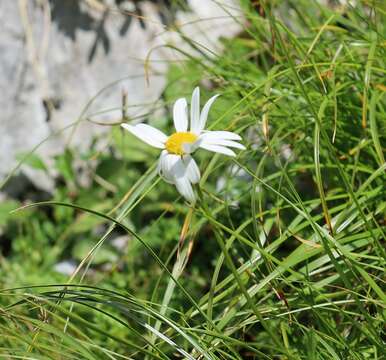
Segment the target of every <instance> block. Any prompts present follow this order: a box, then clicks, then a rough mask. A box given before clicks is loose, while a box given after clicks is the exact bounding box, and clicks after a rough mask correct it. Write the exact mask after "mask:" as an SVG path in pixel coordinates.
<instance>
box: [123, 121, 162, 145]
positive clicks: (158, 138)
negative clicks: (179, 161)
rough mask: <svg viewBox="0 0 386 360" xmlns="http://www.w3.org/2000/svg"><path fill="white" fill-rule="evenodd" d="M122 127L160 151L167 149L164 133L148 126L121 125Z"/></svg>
mask: <svg viewBox="0 0 386 360" xmlns="http://www.w3.org/2000/svg"><path fill="white" fill-rule="evenodd" d="M121 126H122V127H123V128H124V129H126V130H127V131H129V132H130V133H132V134H133V135H134V136H136V137H137V138H138V139H140V140H142V141H143V142H145V143H146V144H149V145H151V146H154V147H156V148H159V149H164V148H165V145H164V143H165V141H166V140H167V136H166V135H165V134H164V133H163V132H162V131H159V130H158V129H156V128H154V127H152V126H150V125H146V124H137V125H130V124H121Z"/></svg>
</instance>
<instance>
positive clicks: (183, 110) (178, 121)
mask: <svg viewBox="0 0 386 360" xmlns="http://www.w3.org/2000/svg"><path fill="white" fill-rule="evenodd" d="M187 108H188V104H187V102H186V99H184V98H181V99H178V100H177V101H176V102H175V103H174V108H173V121H174V127H175V128H176V130H177V132H185V131H186V130H188V114H187Z"/></svg>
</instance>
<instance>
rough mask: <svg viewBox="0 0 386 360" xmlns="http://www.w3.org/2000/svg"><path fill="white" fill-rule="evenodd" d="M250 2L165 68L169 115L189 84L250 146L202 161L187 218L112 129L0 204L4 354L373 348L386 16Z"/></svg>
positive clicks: (378, 349)
mask: <svg viewBox="0 0 386 360" xmlns="http://www.w3.org/2000/svg"><path fill="white" fill-rule="evenodd" d="M255 3H259V4H260V5H258V4H255V5H253V4H254V2H250V1H242V9H243V14H244V17H245V20H241V19H239V18H237V19H236V18H235V21H239V22H240V24H241V25H242V26H243V31H242V32H240V34H239V35H238V36H236V37H235V38H233V39H227V40H224V47H225V50H224V52H223V53H222V54H221V55H218V56H208V57H206V56H204V57H202V56H197V44H195V43H193V42H191V43H189V45H191V52H190V53H189V57H188V59H187V60H186V61H185V62H183V63H182V64H178V65H176V64H172V65H171V66H170V72H169V79H168V80H169V81H168V86H167V87H166V89H165V92H164V94H163V95H164V96H163V100H164V103H163V107H164V109H165V110H166V111H165V113H167V114H170V106H171V104H172V103H173V101H174V100H175V99H176V98H177V97H180V96H189V95H190V93H191V91H192V89H193V88H194V87H195V86H197V85H201V88H202V90H203V91H202V98H201V101H202V102H203V101H204V100H206V99H208V98H209V97H210V96H212V95H213V94H214V93H220V94H221V97H220V98H219V99H218V100H217V101H216V103H215V105H214V106H213V111H212V112H211V113H210V116H209V121H208V125H209V127H210V128H211V129H216V130H217V129H226V130H230V131H235V132H237V133H240V134H241V135H242V137H243V139H244V143H245V144H246V145H247V150H246V151H243V152H240V153H239V155H238V156H237V158H235V159H231V158H227V157H225V156H220V155H215V156H213V154H210V153H207V152H204V151H202V152H198V153H197V154H196V155H197V159H198V163H199V166H200V169H201V171H202V180H201V182H200V184H199V186H198V193H199V201H198V203H197V205H196V207H195V208H194V209H192V210H189V208H188V206H187V205H186V204H184V202H183V200H182V199H180V198H179V197H178V195H177V192H176V190H175V189H174V188H173V187H172V186H170V185H168V184H166V183H164V182H163V181H160V179H159V178H158V177H157V174H156V171H155V161H156V159H157V156H158V152H157V151H155V150H154V149H151V148H149V147H148V146H146V145H144V144H143V143H141V142H139V141H137V140H135V139H134V138H133V137H130V136H129V135H127V134H124V133H123V132H122V130H121V129H120V128H119V127H118V126H117V127H114V128H113V129H112V130H111V138H110V143H109V145H110V147H109V151H107V152H105V153H104V154H100V153H99V152H98V150H97V149H94V148H92V149H90V150H89V152H88V153H84V154H78V153H76V152H74V151H73V150H66V152H65V153H64V154H62V155H60V156H58V158H57V159H56V161H55V167H56V170H57V171H58V173H59V174H60V175H59V177H58V183H57V186H56V188H55V192H54V194H53V197H52V201H51V202H48V203H44V204H37V205H36V206H33V207H29V208H28V209H24V210H23V211H19V212H16V213H12V214H10V213H9V211H10V210H11V209H14V208H16V207H18V206H19V205H22V204H19V203H16V202H15V201H6V202H3V203H2V204H1V206H0V228H1V230H2V232H3V234H4V236H3V238H4V239H6V241H7V242H8V243H9V244H10V248H9V249H8V250H7V252H5V251H4V254H3V256H2V259H1V260H2V261H1V266H0V279H1V280H0V286H1V289H2V291H1V297H0V303H1V308H0V309H1V316H0V332H1V334H2V337H1V338H0V353H1V354H2V355H1V356H4V357H5V358H12V357H14V358H17V357H18V356H19V357H22V358H37V359H46V358H50V359H52V358H53V359H56V358H57V359H74V358H81V359H83V358H84V359H105V358H110V359H121V358H125V359H175V358H187V359H272V360H273V359H315V360H322V359H326V360H327V359H358V360H361V359H384V358H385V353H384V346H383V345H384V344H383V342H382V341H383V340H382V329H383V326H384V321H385V315H386V312H385V305H386V297H385V294H384V289H385V283H384V266H385V247H384V245H385V243H384V242H385V230H386V226H385V221H386V211H385V210H386V196H385V180H386V179H385V170H386V164H385V160H384V151H385V144H386V113H385V98H386V97H385V95H384V92H385V85H384V78H385V73H386V70H385V59H386V57H385V52H386V50H385V44H386V26H385V24H386V21H385V10H384V8H382V5H381V3H380V2H379V3H378V2H359V3H358V5H357V6H355V7H351V6H348V5H347V6H345V7H343V8H333V7H327V6H323V5H321V4H320V3H319V2H316V1H315V2H314V1H303V0H302V1H296V2H294V1H283V2H279V1H272V2H263V1H261V2H255ZM254 6H256V7H257V8H255V7H254ZM180 34H181V35H182V36H183V34H182V33H180ZM96 100H97V99H96ZM147 120H149V121H150V122H151V123H152V124H155V125H156V126H158V127H159V128H161V129H162V130H164V131H165V132H166V133H170V131H171V130H170V129H171V126H172V125H171V124H172V121H171V117H170V115H165V117H164V118H162V119H159V118H158V119H154V118H153V117H152V116H151V117H150V118H148V119H147ZM81 121H82V119H81ZM24 158H25V157H24ZM29 159H30V160H29V164H30V165H32V166H34V165H33V164H35V167H37V168H39V169H41V170H43V169H44V168H43V167H42V165H41V162H40V161H39V160H38V159H37V158H36V156H35V155H33V156H32V157H31V156H30V157H29ZM31 159H32V160H33V161H32V160H31ZM77 159H83V160H84V161H85V162H86V163H87V164H89V166H88V167H87V170H88V171H89V174H88V175H89V178H90V179H91V184H87V185H84V184H83V185H82V183H81V182H80V181H79V177H78V174H77V169H76V167H75V166H76V165H75V164H76V163H77V162H76V160H77ZM26 161H28V156H27V159H26ZM31 161H32V162H31ZM190 211H191V212H190ZM184 222H185V224H188V225H189V227H188V231H184V227H183V225H184ZM117 237H120V239H121V240H124V241H123V245H120V246H117V244H116V243H114V239H116V238H117ZM2 248H4V249H5V248H6V246H5V245H4V244H2ZM66 259H73V260H75V261H76V264H77V265H81V266H80V268H79V272H78V273H77V274H76V275H74V276H73V277H71V279H70V278H69V276H68V275H64V274H61V273H58V272H57V271H56V270H55V264H57V263H58V262H59V261H62V260H66ZM185 261H186V262H187V264H186V263H185ZM19 287H22V288H19ZM16 288H19V289H16Z"/></svg>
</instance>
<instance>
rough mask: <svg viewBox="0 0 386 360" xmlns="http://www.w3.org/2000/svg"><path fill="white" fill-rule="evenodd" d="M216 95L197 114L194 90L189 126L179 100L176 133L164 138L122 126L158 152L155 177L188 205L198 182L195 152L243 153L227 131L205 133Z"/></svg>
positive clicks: (183, 104) (139, 127)
mask: <svg viewBox="0 0 386 360" xmlns="http://www.w3.org/2000/svg"><path fill="white" fill-rule="evenodd" d="M217 97H218V95H215V96H213V97H211V98H210V99H209V100H208V102H207V103H206V104H205V105H204V107H203V108H202V111H200V89H199V88H198V87H196V88H195V89H194V91H193V94H192V100H191V103H190V122H189V119H188V118H189V116H188V104H187V101H186V99H184V98H181V99H178V100H177V101H176V102H175V103H174V107H173V122H174V127H175V129H176V132H174V133H173V134H172V135H170V136H167V135H165V134H164V133H163V132H162V131H160V130H158V129H156V128H154V127H152V126H150V125H147V124H137V125H130V124H121V126H122V127H123V128H124V129H126V130H128V131H129V132H130V133H131V134H133V135H134V136H136V137H137V138H139V139H140V140H142V141H143V142H145V143H147V144H148V145H150V146H153V147H155V148H158V149H161V150H162V151H161V156H160V159H159V162H158V173H159V174H160V176H161V177H162V178H163V179H164V180H165V181H166V182H168V183H170V184H173V185H175V186H176V188H177V190H178V192H179V193H180V194H181V195H182V196H183V197H184V198H185V199H186V200H188V201H189V202H191V203H194V202H195V199H196V197H195V194H194V191H193V187H192V185H193V184H197V183H198V182H199V181H200V170H199V168H198V166H197V164H196V162H195V160H194V159H193V157H192V154H193V152H194V151H195V150H197V149H198V148H201V149H205V150H208V151H212V152H216V153H220V154H224V155H228V156H236V154H235V153H234V151H233V150H231V149H230V148H236V149H240V150H244V149H245V147H244V146H243V145H242V144H240V143H239V142H238V141H240V140H241V137H240V136H239V135H238V134H236V133H233V132H230V131H209V130H204V129H205V125H206V121H207V118H208V114H209V110H210V107H211V106H212V104H213V102H214V101H215V100H216V98H217Z"/></svg>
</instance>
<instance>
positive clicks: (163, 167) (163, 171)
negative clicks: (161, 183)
mask: <svg viewBox="0 0 386 360" xmlns="http://www.w3.org/2000/svg"><path fill="white" fill-rule="evenodd" d="M168 154H169V153H168V152H167V151H166V150H163V151H162V152H161V156H160V158H159V161H158V165H157V171H158V174H159V176H161V177H162V178H163V179H164V180H165V181H166V182H167V183H169V184H174V178H173V176H171V174H170V172H169V171H168V166H167V159H166V157H167V156H168Z"/></svg>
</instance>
